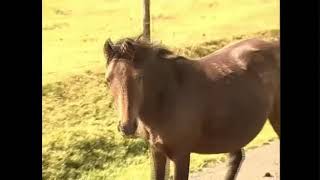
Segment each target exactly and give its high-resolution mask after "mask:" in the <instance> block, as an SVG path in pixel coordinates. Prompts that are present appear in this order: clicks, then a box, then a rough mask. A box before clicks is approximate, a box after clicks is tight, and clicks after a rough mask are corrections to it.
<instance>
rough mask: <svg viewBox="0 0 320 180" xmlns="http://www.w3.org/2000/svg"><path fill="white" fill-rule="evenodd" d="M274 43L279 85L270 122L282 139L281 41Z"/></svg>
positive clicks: (276, 89)
mask: <svg viewBox="0 0 320 180" xmlns="http://www.w3.org/2000/svg"><path fill="white" fill-rule="evenodd" d="M273 43H274V58H275V60H276V68H277V69H276V73H277V76H276V78H277V83H276V84H277V85H276V88H275V96H274V102H273V107H272V110H271V113H270V114H269V121H270V123H271V125H272V127H273V129H274V131H275V132H276V133H277V135H278V136H279V138H280V41H275V42H273Z"/></svg>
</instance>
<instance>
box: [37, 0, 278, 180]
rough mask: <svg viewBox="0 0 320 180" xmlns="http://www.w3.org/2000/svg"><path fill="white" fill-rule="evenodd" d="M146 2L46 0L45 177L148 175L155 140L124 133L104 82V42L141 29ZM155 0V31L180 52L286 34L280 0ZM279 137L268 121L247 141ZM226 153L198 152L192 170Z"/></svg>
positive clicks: (91, 179) (196, 53) (126, 178)
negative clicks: (126, 136) (118, 127)
mask: <svg viewBox="0 0 320 180" xmlns="http://www.w3.org/2000/svg"><path fill="white" fill-rule="evenodd" d="M141 2H142V1H140V0H139V1H138V0H135V1H124V0H118V1H117V0H95V1H84V0H68V1H67V0H57V1H53V0H44V2H43V17H44V18H43V74H42V75H43V92H42V93H43V95H42V97H43V114H42V116H43V125H42V128H43V134H42V136H43V145H42V148H43V150H42V162H43V165H42V167H43V179H50V180H51V179H83V180H84V179H85V180H96V179H116V180H120V179H121V180H131V179H148V178H149V175H150V166H149V164H150V159H149V154H148V145H147V144H146V143H145V142H144V141H142V140H139V139H134V140H133V139H124V138H123V137H121V135H119V133H117V131H116V124H117V115H116V114H115V111H114V108H113V106H112V98H111V96H110V95H109V93H108V89H106V87H105V86H104V82H103V81H104V68H105V66H104V57H103V54H102V44H103V43H104V41H105V39H106V38H108V37H111V38H112V39H118V38H121V37H126V36H133V35H137V34H139V32H141V28H142V26H141V15H142V13H141V10H142V5H141ZM169 2H170V3H169ZM151 3H152V4H151V11H152V38H153V39H154V40H155V41H162V43H163V44H165V45H167V46H168V47H170V48H172V49H173V50H174V51H175V52H176V53H179V54H181V55H186V56H190V57H200V56H203V55H206V54H208V53H210V52H213V51H215V50H217V49H219V48H221V47H223V46H224V45H226V44H227V43H229V42H231V41H234V40H238V39H243V38H249V37H261V38H264V39H274V38H277V37H279V30H278V29H279V12H278V11H279V2H278V1H269V0H259V1H256V0H240V1H231V0H223V1H222V0H217V1H209V0H201V1H195V0H186V1H168V0H157V1H152V2H151ZM178 4H179V6H178ZM275 138H276V134H275V133H274V132H273V130H272V128H271V127H270V125H269V123H267V124H266V125H265V127H264V129H263V130H262V132H261V133H260V134H259V136H258V137H256V138H255V140H254V141H252V142H251V143H250V144H249V145H248V146H246V149H250V148H255V147H258V146H261V145H262V144H263V143H265V142H268V141H269V140H273V139H275ZM225 160H226V157H225V154H220V155H197V154H192V157H191V171H197V170H199V169H201V167H204V166H209V165H212V164H214V163H217V162H223V161H225ZM171 172H172V171H171Z"/></svg>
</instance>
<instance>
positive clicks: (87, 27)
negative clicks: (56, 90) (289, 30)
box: [43, 0, 279, 83]
mask: <svg viewBox="0 0 320 180" xmlns="http://www.w3.org/2000/svg"><path fill="white" fill-rule="evenodd" d="M151 14H152V26H151V31H152V32H151V36H152V39H153V40H155V41H162V42H163V43H164V44H166V45H167V46H169V47H185V46H191V45H197V44H199V43H201V42H204V41H211V40H215V39H221V38H226V37H230V36H233V35H238V34H248V33H253V32H258V31H262V30H268V29H278V28H279V1H277V0H240V1H232V0H223V1H222V0H217V1H209V0H200V1H199V0H198V1H196V0H183V1H182V0H181V1H172V0H157V1H152V2H151ZM141 31H142V1H141V0H130V1H128V0H117V1H115V0H95V1H86V0H59V1H53V0H44V3H43V80H44V83H47V82H52V81H57V80H59V79H61V78H64V77H67V76H68V75H70V74H78V73H80V72H83V71H84V70H88V69H92V68H95V67H97V66H99V65H100V66H103V63H104V62H103V54H102V45H103V43H104V41H105V40H106V39H107V38H109V37H110V38H112V39H118V38H120V37H127V36H134V35H137V34H139V33H141Z"/></svg>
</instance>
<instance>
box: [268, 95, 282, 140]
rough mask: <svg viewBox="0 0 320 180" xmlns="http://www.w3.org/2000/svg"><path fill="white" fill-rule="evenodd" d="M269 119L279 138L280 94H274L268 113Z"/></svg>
mask: <svg viewBox="0 0 320 180" xmlns="http://www.w3.org/2000/svg"><path fill="white" fill-rule="evenodd" d="M269 121H270V124H271V126H272V128H273V130H274V131H275V132H276V133H277V135H278V137H279V138H280V95H279V93H278V94H277V96H276V99H275V102H274V105H273V108H272V111H271V113H270V115H269Z"/></svg>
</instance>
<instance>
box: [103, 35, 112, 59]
mask: <svg viewBox="0 0 320 180" xmlns="http://www.w3.org/2000/svg"><path fill="white" fill-rule="evenodd" d="M103 53H104V55H105V58H106V60H107V63H109V62H110V60H111V59H112V57H113V55H114V50H113V43H112V42H111V39H110V38H109V39H107V41H106V42H105V43H104V48H103Z"/></svg>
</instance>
